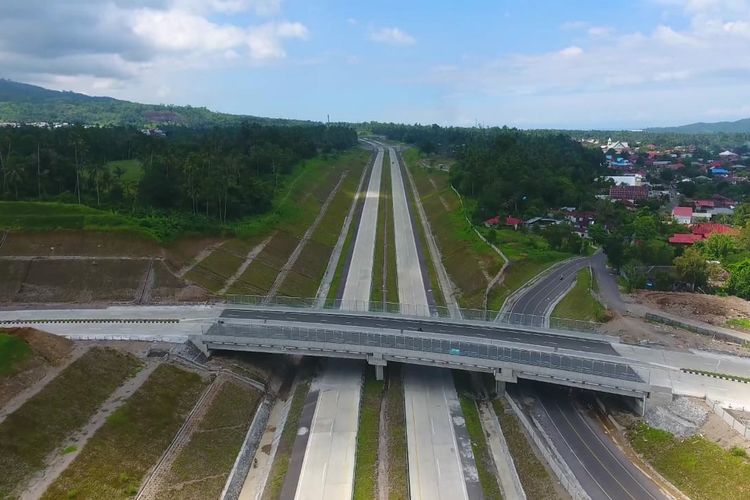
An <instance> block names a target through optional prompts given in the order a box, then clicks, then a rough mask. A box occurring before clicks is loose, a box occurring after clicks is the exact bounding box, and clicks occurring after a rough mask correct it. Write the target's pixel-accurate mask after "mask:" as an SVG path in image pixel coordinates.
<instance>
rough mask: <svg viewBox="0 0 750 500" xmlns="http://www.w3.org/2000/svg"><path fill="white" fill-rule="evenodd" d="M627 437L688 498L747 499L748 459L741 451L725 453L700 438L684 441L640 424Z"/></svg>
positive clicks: (748, 485)
mask: <svg viewBox="0 0 750 500" xmlns="http://www.w3.org/2000/svg"><path fill="white" fill-rule="evenodd" d="M628 438H629V439H630V443H631V444H632V446H633V448H634V449H635V450H636V451H637V452H638V453H640V454H641V455H642V456H643V457H644V458H645V459H646V460H647V461H648V462H649V463H650V464H651V465H652V466H653V467H654V468H655V469H656V470H657V471H658V472H659V473H660V474H662V475H663V476H664V477H665V478H667V479H668V480H669V481H671V482H672V484H674V485H675V486H676V487H677V488H679V489H680V490H681V491H682V492H683V493H685V494H686V495H687V496H689V497H690V498H694V499H696V500H698V499H716V500H719V499H724V498H750V460H748V457H747V454H746V453H743V451H744V450H741V449H735V450H730V451H727V450H724V449H723V448H721V447H720V446H719V445H717V444H715V443H712V442H710V441H708V440H706V439H704V438H702V437H700V436H693V437H689V438H686V439H683V440H680V439H677V438H675V437H674V436H673V435H672V434H670V433H669V432H666V431H662V430H659V429H654V428H651V427H649V426H647V425H645V424H639V425H637V426H635V427H633V428H631V429H630V430H629V432H628Z"/></svg>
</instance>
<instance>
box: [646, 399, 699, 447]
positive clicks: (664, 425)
mask: <svg viewBox="0 0 750 500" xmlns="http://www.w3.org/2000/svg"><path fill="white" fill-rule="evenodd" d="M644 419H645V420H646V423H647V424H648V425H650V426H651V427H655V428H657V429H662V430H665V431H667V432H671V433H672V434H674V435H675V436H677V437H679V438H684V437H687V436H692V435H693V434H695V433H697V432H698V429H700V428H701V426H702V425H703V424H704V423H705V422H706V420H707V419H708V409H707V408H706V407H705V405H701V404H700V403H698V402H696V401H693V400H691V399H690V398H683V397H678V398H675V399H674V401H672V402H671V403H669V404H668V405H664V406H650V407H647V408H646V414H645V415H644Z"/></svg>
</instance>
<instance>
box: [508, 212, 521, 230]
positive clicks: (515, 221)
mask: <svg viewBox="0 0 750 500" xmlns="http://www.w3.org/2000/svg"><path fill="white" fill-rule="evenodd" d="M521 224H523V221H522V220H521V219H517V218H516V217H513V216H512V215H509V216H507V217H506V218H505V225H506V226H513V229H514V230H518V226H520V225H521Z"/></svg>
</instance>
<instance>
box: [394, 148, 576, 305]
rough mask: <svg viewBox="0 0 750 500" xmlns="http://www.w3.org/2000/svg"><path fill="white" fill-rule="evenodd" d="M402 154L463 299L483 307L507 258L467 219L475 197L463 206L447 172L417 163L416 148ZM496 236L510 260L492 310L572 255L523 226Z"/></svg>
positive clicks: (494, 294) (491, 299)
mask: <svg viewBox="0 0 750 500" xmlns="http://www.w3.org/2000/svg"><path fill="white" fill-rule="evenodd" d="M403 156H404V160H405V161H406V162H407V165H408V166H409V168H410V169H411V172H412V175H413V177H414V182H415V183H416V184H417V190H418V192H419V195H420V198H421V199H422V204H423V205H424V208H425V211H426V212H427V217H428V219H429V221H430V225H431V228H432V232H433V234H434V236H435V239H436V240H437V244H438V246H439V247H440V250H441V253H442V256H443V264H444V265H445V267H446V270H447V271H448V274H449V275H450V277H451V280H453V282H454V284H455V285H456V286H457V287H458V288H459V290H460V292H461V293H460V297H459V304H460V305H461V307H464V308H468V309H480V308H481V307H482V304H483V301H484V293H485V289H486V287H487V284H488V280H489V279H492V278H493V277H494V276H495V275H496V274H497V273H498V272H499V271H500V269H501V268H502V265H503V259H502V258H501V257H500V256H499V255H498V254H497V253H496V252H495V251H494V250H493V249H492V248H490V246H489V245H487V244H486V243H485V242H483V241H482V240H481V238H479V237H478V236H477V235H476V233H475V232H474V230H473V227H472V226H471V225H470V224H469V223H468V222H467V220H466V218H465V216H464V214H465V213H466V214H468V213H470V212H471V206H470V204H471V203H472V202H471V200H468V199H464V200H463V201H464V203H466V204H467V205H468V206H462V203H461V199H460V198H459V197H458V195H457V194H456V193H455V192H454V191H453V189H452V188H451V185H450V179H449V174H448V173H447V172H445V171H442V170H438V169H432V168H425V167H422V166H419V164H418V162H419V161H420V153H419V151H417V150H416V149H414V148H412V149H409V150H407V151H405V152H404V154H403ZM477 229H480V230H481V231H485V230H484V228H480V227H477ZM485 232H486V231H485ZM495 236H496V245H497V246H498V247H500V249H501V250H502V251H503V252H504V253H505V255H506V256H507V257H508V259H509V260H510V264H509V266H508V267H507V269H506V270H505V276H504V278H503V280H502V282H501V283H500V284H499V285H497V286H495V287H494V288H493V289H492V290H491V291H490V294H489V297H488V304H487V308H488V309H489V310H493V311H494V310H498V309H500V307H502V305H503V302H504V301H505V299H506V298H507V297H508V296H509V295H510V294H511V293H513V292H514V291H515V290H517V289H518V288H520V287H521V286H522V285H523V284H524V283H526V282H527V281H528V280H529V279H530V278H532V277H534V276H535V275H536V274H538V273H540V272H541V271H543V270H544V269H546V268H547V267H549V266H550V265H552V264H554V263H555V262H559V261H560V260H563V259H565V258H567V257H569V256H570V255H568V254H566V253H563V252H557V251H554V250H552V249H550V248H549V245H548V244H547V242H546V241H545V240H544V239H543V238H541V237H539V236H537V235H533V234H528V233H525V232H523V231H512V230H510V229H507V230H506V229H502V230H499V231H496V234H495Z"/></svg>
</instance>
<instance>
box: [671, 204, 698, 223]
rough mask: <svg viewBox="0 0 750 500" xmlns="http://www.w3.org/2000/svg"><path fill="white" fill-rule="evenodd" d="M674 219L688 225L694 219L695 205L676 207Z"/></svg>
mask: <svg viewBox="0 0 750 500" xmlns="http://www.w3.org/2000/svg"><path fill="white" fill-rule="evenodd" d="M672 220H674V221H675V222H676V223H678V224H684V225H686V226H687V225H688V224H690V222H692V220H693V207H674V208H673V209H672Z"/></svg>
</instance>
